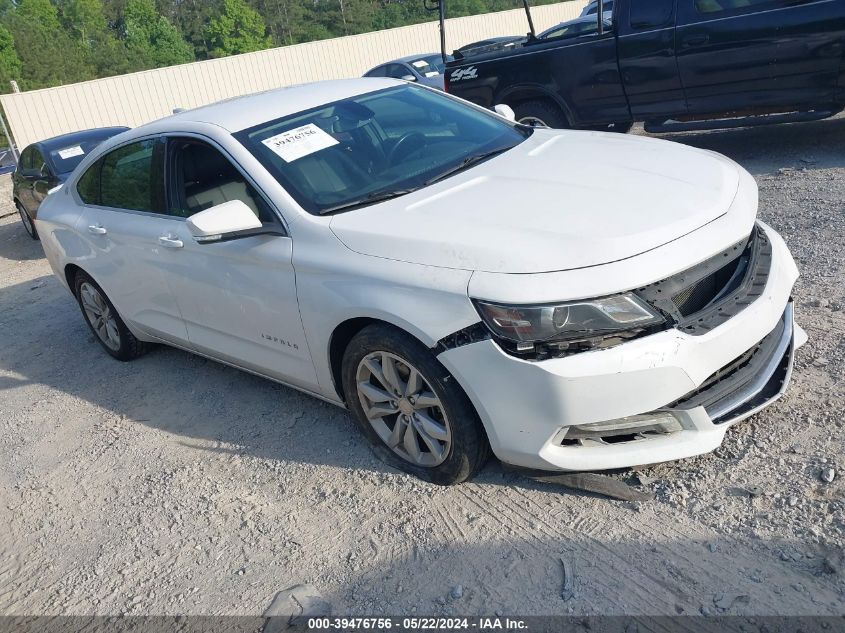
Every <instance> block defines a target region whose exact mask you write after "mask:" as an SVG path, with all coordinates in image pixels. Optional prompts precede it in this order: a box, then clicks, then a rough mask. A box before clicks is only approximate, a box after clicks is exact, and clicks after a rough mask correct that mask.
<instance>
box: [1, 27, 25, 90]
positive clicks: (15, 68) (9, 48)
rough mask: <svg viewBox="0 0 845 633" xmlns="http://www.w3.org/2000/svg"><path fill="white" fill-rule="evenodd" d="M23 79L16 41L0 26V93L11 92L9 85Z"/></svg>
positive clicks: (7, 30)
mask: <svg viewBox="0 0 845 633" xmlns="http://www.w3.org/2000/svg"><path fill="white" fill-rule="evenodd" d="M20 78H21V60H20V58H19V57H18V53H17V51H16V50H15V40H14V38H13V37H12V34H11V33H10V32H9V29H7V28H6V27H5V26H3V25H2V24H0V92H3V93H6V92H11V91H12V87H11V84H10V83H9V82H10V81H11V80H12V79H16V80H17V79H20Z"/></svg>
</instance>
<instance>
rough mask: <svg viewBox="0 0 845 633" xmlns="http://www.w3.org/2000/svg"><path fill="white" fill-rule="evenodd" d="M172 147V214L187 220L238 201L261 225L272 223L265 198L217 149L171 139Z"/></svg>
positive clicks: (204, 144)
mask: <svg viewBox="0 0 845 633" xmlns="http://www.w3.org/2000/svg"><path fill="white" fill-rule="evenodd" d="M172 148H173V166H174V178H173V196H172V201H171V208H170V213H171V214H172V215H178V216H181V217H185V218H187V217H190V216H192V215H194V214H195V213H199V212H200V211H205V210H206V209H210V208H211V207H214V206H217V205H218V204H223V203H224V202H230V201H232V200H240V201H241V202H243V203H244V204H246V206H248V207H249V208H250V209H252V212H253V213H255V215H256V216H258V218H259V219H260V220H261V221H262V222H271V221H272V220H273V214H272V212H271V211H270V208H269V207H268V205H267V202H266V201H265V200H264V198H262V197H261V195H260V194H259V193H258V192H257V191H256V190H255V188H254V187H253V186H252V185H251V184H250V183H249V182H247V181H246V179H245V178H244V177H243V174H241V172H240V171H238V169H237V168H236V167H235V166H234V165H233V164H232V163H231V162H229V160H228V159H227V158H226V157H225V156H223V154H221V153H220V152H219V151H218V150H216V149H215V148H213V147H211V146H210V145H208V144H206V143H201V142H199V141H194V140H188V139H185V140H179V139H177V140H173V141H172Z"/></svg>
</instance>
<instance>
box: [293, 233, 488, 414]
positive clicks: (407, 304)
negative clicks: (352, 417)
mask: <svg viewBox="0 0 845 633" xmlns="http://www.w3.org/2000/svg"><path fill="white" fill-rule="evenodd" d="M340 248H342V249H343V250H344V251H346V252H345V253H344V252H342V251H340V249H333V253H332V255H331V256H330V257H328V258H323V259H322V263H318V262H316V261H307V262H303V261H302V260H299V261H297V262H296V264H295V266H296V271H297V272H296V276H297V296H298V300H299V309H300V313H301V315H302V322H303V325H304V328H305V333H306V338H307V340H308V346H309V349H310V350H311V355H312V357H313V359H314V365H315V368H316V370H317V378H318V381H319V383H320V388H321V393H322V395H324V396H325V397H327V398H331V399H333V400H336V399H338V393H337V390H336V389H335V385H334V379H333V375H332V368H331V355H330V348H331V340H332V336H333V334H334V332H335V330H336V329H337V328H338V326H340V325H341V324H343V323H344V322H346V321H349V320H351V319H360V318H367V319H373V320H377V321H383V322H385V323H389V324H391V325H393V326H395V327H397V328H399V329H401V330H403V331H405V332H407V333H408V334H410V335H411V336H413V337H415V338H416V339H417V340H419V341H420V342H421V343H422V344H423V345H425V346H426V347H429V348H431V347H434V346H435V345H436V344H437V342H438V341H439V340H440V339H442V338H443V337H445V336H447V335H449V334H452V333H454V332H456V331H458V330H461V329H463V328H465V327H467V326H470V325H473V324H474V323H477V322H478V321H479V316H478V313H477V312H476V310H475V308H474V307H473V305H472V302H471V301H470V300H469V297H468V295H467V284H468V283H469V279H470V276H471V273H470V271H466V270H455V269H449V268H438V267H433V266H422V265H419V264H410V263H406V262H399V261H393V260H385V259H382V258H378V257H372V256H368V255H361V254H358V253H353V252H352V251H350V250H348V249H346V247H344V246H340ZM309 259H310V258H309ZM327 261H329V262H331V265H330V266H327V265H325V262H327Z"/></svg>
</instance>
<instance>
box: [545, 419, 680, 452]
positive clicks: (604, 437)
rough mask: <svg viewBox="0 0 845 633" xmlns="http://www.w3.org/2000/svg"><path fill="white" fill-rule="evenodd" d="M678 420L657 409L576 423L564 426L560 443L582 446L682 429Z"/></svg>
mask: <svg viewBox="0 0 845 633" xmlns="http://www.w3.org/2000/svg"><path fill="white" fill-rule="evenodd" d="M682 430H683V426H682V425H681V422H680V420H678V418H677V417H675V415H674V414H673V413H671V412H668V411H658V412H655V413H647V414H643V415H635V416H631V417H627V418H620V419H618V420H608V421H606V422H595V423H593V424H578V425H574V426H570V427H569V428H567V429H566V434H565V435H564V436H563V438H562V439H561V441H560V445H561V446H585V445H587V444H589V443H593V442H598V443H601V444H623V443H627V442H639V441H642V440H648V439H650V438H654V437H659V436H661V435H668V434H670V433H677V432H678V431H682Z"/></svg>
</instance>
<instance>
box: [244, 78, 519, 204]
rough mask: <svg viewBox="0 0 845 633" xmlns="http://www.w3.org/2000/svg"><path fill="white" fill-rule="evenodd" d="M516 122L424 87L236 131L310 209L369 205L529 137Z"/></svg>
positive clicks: (363, 98)
mask: <svg viewBox="0 0 845 633" xmlns="http://www.w3.org/2000/svg"><path fill="white" fill-rule="evenodd" d="M530 134H531V130H530V128H524V127H522V126H516V125H513V124H511V123H508V122H507V121H505V120H503V119H501V118H499V117H497V116H495V115H493V114H492V113H491V114H487V113H486V112H484V111H482V110H479V109H477V108H474V107H472V106H468V105H465V104H463V103H461V102H460V101H458V100H456V99H453V98H451V97H449V96H447V95H444V94H442V93H438V92H435V91H433V90H428V89H425V88H420V87H418V86H412V85H409V86H397V87H395V88H387V89H385V90H380V91H378V92H370V93H367V94H364V95H359V96H357V97H351V98H349V99H344V100H342V101H337V102H335V103H331V104H328V105H325V106H321V107H320V108H317V109H314V110H309V111H307V112H301V113H299V114H296V115H292V116H289V117H285V118H282V119H278V120H276V121H271V122H268V123H264V124H261V125H258V126H256V127H254V128H251V129H248V130H244V131H243V132H239V133H238V134H236V135H235V137H236V138H237V139H238V140H239V141H240V142H241V143H243V145H244V146H245V147H246V148H247V149H248V150H249V151H250V152H251V153H252V154H254V155H255V156H256V158H257V159H258V160H259V161H260V162H261V164H262V165H264V167H266V168H267V170H268V171H269V172H270V173H271V174H273V176H274V177H275V178H276V179H277V180H278V181H279V183H280V184H281V185H282V186H283V187H285V189H286V190H287V191H288V193H290V194H291V195H292V196H293V197H294V199H295V200H296V201H297V202H298V203H299V204H300V205H301V206H302V207H303V208H304V209H305V210H306V211H308V212H309V213H313V214H315V215H319V214H321V213H325V212H330V211H333V210H339V209H340V208H341V207H346V206H350V205H354V206H364V205H365V204H367V203H370V204H371V203H373V202H377V201H378V200H379V199H384V198H385V197H391V196H390V194H394V195H402V194H404V193H408V192H410V191H413V190H415V189H419V188H420V187H424V186H426V185H427V184H429V183H431V182H433V181H435V180H437V179H438V178H439V177H446V176H447V175H449V174H451V173H454V172H455V171H457V170H460V169H461V168H462V166H466V167H467V168H469V167H470V166H472V165H473V164H475V162H477V161H478V160H483V159H485V158H487V157H488V156H493V155H495V154H496V153H498V152H502V151H506V150H508V149H510V148H512V147H514V146H515V145H518V144H519V143H521V142H522V141H524V140H525V139H526V138H527V137H528V136H529V135H530Z"/></svg>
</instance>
